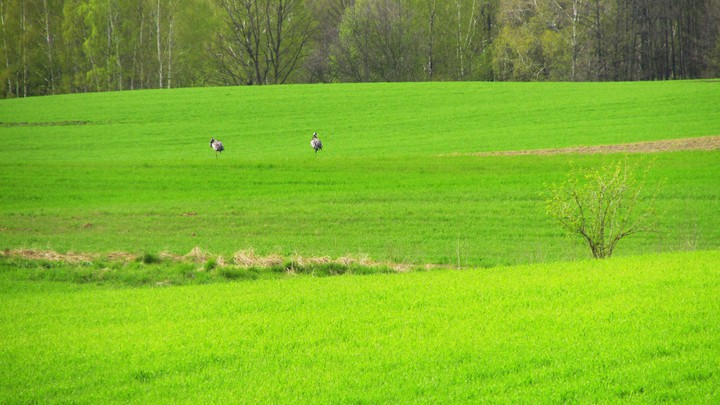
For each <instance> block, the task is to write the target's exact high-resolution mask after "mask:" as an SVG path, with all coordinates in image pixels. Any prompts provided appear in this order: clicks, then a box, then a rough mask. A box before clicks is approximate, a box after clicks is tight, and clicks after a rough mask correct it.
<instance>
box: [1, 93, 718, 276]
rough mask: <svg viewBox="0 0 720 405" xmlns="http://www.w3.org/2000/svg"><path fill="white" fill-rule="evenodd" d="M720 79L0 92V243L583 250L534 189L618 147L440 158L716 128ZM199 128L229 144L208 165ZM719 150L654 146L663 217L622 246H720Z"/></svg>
mask: <svg viewBox="0 0 720 405" xmlns="http://www.w3.org/2000/svg"><path fill="white" fill-rule="evenodd" d="M718 86H720V84H718V83H717V82H699V81H698V82H665V83H503V84H499V83H416V84H375V85H332V86H328V85H316V86H315V85H313V86H281V87H262V88H248V87H242V88H215V89H178V90H172V91H138V92H125V93H99V94H82V95H68V96H57V97H43V98H33V99H26V100H0V122H3V123H4V124H1V125H0V140H1V141H2V142H1V143H0V191H1V192H0V247H2V248H36V249H54V250H58V251H70V250H73V251H81V252H85V251H87V252H110V251H114V250H122V251H129V252H132V253H141V252H153V253H158V252H161V251H168V252H172V253H176V254H185V253H187V252H188V251H190V250H191V249H192V248H193V247H195V246H199V247H200V248H201V249H203V250H205V251H210V252H213V253H216V254H225V255H228V254H232V253H233V252H235V251H239V250H247V249H254V250H255V251H256V252H258V253H259V254H270V253H277V254H281V255H284V256H289V255H292V254H300V255H303V256H325V255H329V256H332V257H339V256H343V255H348V254H352V255H368V256H370V257H371V258H373V259H375V260H380V261H399V262H409V263H415V264H423V263H438V264H448V265H458V264H460V265H461V266H493V265H497V264H512V263H529V262H538V261H540V262H544V261H553V260H564V259H576V258H584V257H588V255H589V253H588V252H589V250H587V249H586V248H584V247H583V246H581V245H578V244H574V243H570V242H569V241H568V239H567V238H566V237H565V236H564V235H563V234H562V233H561V232H560V230H559V228H558V227H556V226H555V225H554V224H553V223H551V222H550V220H549V219H548V218H547V216H546V215H545V212H544V204H543V199H544V198H545V195H544V193H545V190H546V189H547V185H548V184H551V183H553V182H559V181H561V180H562V179H563V177H564V175H565V173H567V171H568V170H569V169H570V165H571V161H573V162H574V164H577V165H579V166H585V167H591V166H596V165H598V164H601V163H602V162H604V161H607V160H609V159H614V158H615V157H607V156H546V157H537V156H525V157H482V158H480V157H447V156H439V154H443V153H451V152H475V151H490V150H505V149H525V148H548V147H560V146H569V145H591V144H606V143H616V142H634V141H642V140H652V139H664V138H674V137H688V136H702V135H714V134H720V114H719V113H718V111H720V99H719V98H718V97H716V95H717V90H718V88H719V87H718ZM13 123H14V124H13ZM27 123H36V124H37V123H55V124H63V125H39V124H38V125H28V124H27ZM79 123H85V124H83V125H80V124H79ZM64 124H69V125H64ZM316 130H317V131H319V132H320V135H321V137H322V139H323V141H324V142H325V150H323V151H322V152H320V154H319V155H318V156H317V157H316V156H314V155H313V153H312V150H311V149H310V147H309V139H310V135H311V134H312V132H313V131H316ZM211 135H214V136H216V137H218V138H220V139H221V140H223V142H224V143H225V146H226V152H225V153H224V154H223V155H222V156H221V157H220V158H217V159H216V158H215V156H214V154H213V152H212V151H211V150H210V148H209V146H208V142H209V138H210V136H211ZM630 158H631V159H633V160H634V159H645V161H646V162H649V161H650V160H651V159H650V158H644V157H638V156H631V157H630ZM718 158H719V155H718V152H682V153H666V154H660V155H658V156H657V161H656V162H655V166H654V167H655V169H654V170H653V171H652V172H651V174H650V179H649V187H650V188H651V189H653V191H655V188H656V187H659V186H658V185H662V187H663V188H662V189H661V190H659V194H660V198H659V200H658V205H659V207H658V208H659V209H660V210H661V212H662V213H663V217H662V218H661V222H662V225H663V228H662V229H661V231H660V232H659V233H657V234H646V235H641V236H639V237H637V238H634V239H628V240H626V241H622V242H621V244H620V245H619V246H618V249H617V251H616V254H620V255H623V254H628V255H630V254H638V253H649V252H656V251H667V250H685V249H716V248H718V247H720V218H719V217H718V216H717V215H716V213H717V212H718V211H719V210H720V187H718V183H717V181H716V179H717V178H718V177H720V166H719V165H717V164H716V163H717V161H718ZM586 250H587V251H586Z"/></svg>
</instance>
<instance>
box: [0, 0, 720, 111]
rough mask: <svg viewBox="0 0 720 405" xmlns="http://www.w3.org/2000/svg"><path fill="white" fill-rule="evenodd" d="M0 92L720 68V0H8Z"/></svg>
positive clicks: (643, 75)
mask: <svg viewBox="0 0 720 405" xmlns="http://www.w3.org/2000/svg"><path fill="white" fill-rule="evenodd" d="M0 29H1V30H0V36H1V38H2V41H1V43H0V45H1V46H2V48H1V52H0V72H1V74H0V91H1V94H2V97H5V98H9V97H26V96H34V95H47V94H59V93H75V92H95V91H113V90H133V89H149V88H171V87H192V86H215V85H261V84H284V83H316V82H372V81H434V80H458V81H462V80H488V81H545V80H555V81H621V80H668V79H686V78H706V77H718V76H720V0H0Z"/></svg>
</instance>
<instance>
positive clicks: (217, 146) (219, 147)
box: [210, 137, 225, 158]
mask: <svg viewBox="0 0 720 405" xmlns="http://www.w3.org/2000/svg"><path fill="white" fill-rule="evenodd" d="M210 147H211V148H213V150H214V151H215V157H216V158H217V154H218V152H220V153H222V151H224V150H225V147H224V146H223V144H222V142H220V141H218V140H217V139H215V138H214V137H213V138H211V139H210Z"/></svg>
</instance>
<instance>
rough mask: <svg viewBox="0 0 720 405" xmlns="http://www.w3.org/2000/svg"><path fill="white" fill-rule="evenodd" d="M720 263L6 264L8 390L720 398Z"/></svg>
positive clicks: (145, 398) (203, 396) (666, 258)
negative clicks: (203, 279) (254, 273)
mask: <svg viewBox="0 0 720 405" xmlns="http://www.w3.org/2000/svg"><path fill="white" fill-rule="evenodd" d="M718 263H720V253H718V252H692V253H675V254H664V255H653V256H645V257H633V258H612V259H608V260H607V261H581V262H575V263H555V264H542V265H528V266H519V267H497V268H494V269H492V270H485V269H480V270H468V271H455V270H435V271H430V272H412V273H407V274H385V275H373V276H369V277H362V276H337V277H326V278H315V277H309V276H296V277H287V278H283V279H275V280H256V281H251V282H234V283H225V284H213V285H202V286H188V287H169V288H167V287H165V288H152V287H148V288H117V287H115V286H108V287H104V286H94V285H91V284H83V285H77V284H66V283H63V282H53V281H32V282H31V281H24V280H22V278H21V277H18V273H17V272H16V270H15V269H14V268H13V269H9V268H7V267H6V266H4V265H2V264H3V262H0V294H1V295H2V297H3V299H2V300H0V336H2V337H3V345H2V349H0V362H1V363H2V364H3V367H0V402H2V403H15V402H17V403H27V402H83V403H88V402H93V403H103V402H109V401H111V402H112V401H121V402H133V403H177V402H188V403H197V402H210V403H217V402H241V403H328V402H340V403H349V402H352V403H360V402H362V403H367V402H372V403H388V402H402V403H478V402H487V401H489V402H512V403H527V402H538V401H539V402H579V403H608V402H610V403H612V402H621V401H630V402H641V403H656V402H666V401H667V402H680V403H717V402H718V401H719V400H720V390H718V387H720V375H719V374H718V372H717V371H718V369H720V360H718V359H720V351H719V350H720V349H719V348H720V324H719V323H718V322H717V319H719V318H720V307H718V305H717V297H718V295H720V266H719V265H718Z"/></svg>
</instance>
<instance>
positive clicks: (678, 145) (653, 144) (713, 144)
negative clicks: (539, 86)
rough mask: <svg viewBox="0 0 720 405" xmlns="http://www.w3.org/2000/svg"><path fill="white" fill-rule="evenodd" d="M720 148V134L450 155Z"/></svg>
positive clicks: (668, 150) (669, 150)
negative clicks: (614, 143) (613, 143)
mask: <svg viewBox="0 0 720 405" xmlns="http://www.w3.org/2000/svg"><path fill="white" fill-rule="evenodd" d="M716 149H720V135H715V136H704V137H699V138H682V139H667V140H663V141H649V142H635V143H623V144H616V145H596V146H576V147H570V148H555V149H535V150H510V151H499V152H479V153H453V154H450V156H518V155H560V154H571V153H577V154H596V153H597V154H600V153H603V154H607V153H657V152H674V151H681V150H716Z"/></svg>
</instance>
